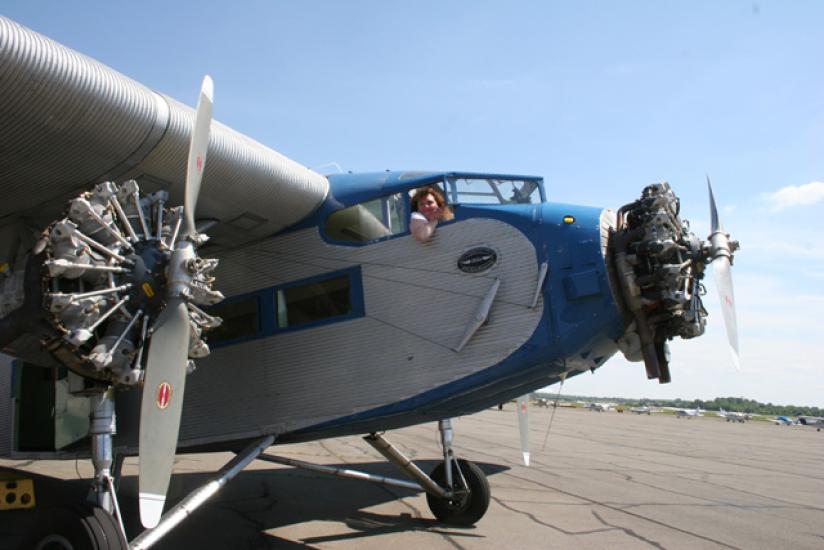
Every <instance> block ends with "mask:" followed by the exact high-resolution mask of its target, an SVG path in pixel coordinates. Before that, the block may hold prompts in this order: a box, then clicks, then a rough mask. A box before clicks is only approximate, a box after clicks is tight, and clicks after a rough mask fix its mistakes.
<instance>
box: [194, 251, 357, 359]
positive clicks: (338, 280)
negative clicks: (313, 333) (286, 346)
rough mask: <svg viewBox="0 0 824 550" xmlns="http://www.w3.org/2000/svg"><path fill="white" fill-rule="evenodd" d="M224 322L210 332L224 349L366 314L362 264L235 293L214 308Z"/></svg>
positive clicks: (214, 344) (211, 341) (211, 342)
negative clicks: (236, 294) (238, 293)
mask: <svg viewBox="0 0 824 550" xmlns="http://www.w3.org/2000/svg"><path fill="white" fill-rule="evenodd" d="M208 312H209V314H210V315H216V316H218V317H221V318H222V319H223V324H222V325H221V326H220V327H218V328H216V329H214V330H212V331H209V332H207V333H205V336H206V338H207V341H208V342H209V345H210V346H212V347H214V348H218V347H222V346H228V345H233V344H239V343H242V342H246V341H249V340H257V339H259V338H266V337H269V336H274V335H277V334H280V333H283V332H291V331H295V330H305V329H309V328H313V327H317V326H322V325H327V324H331V323H338V322H340V321H345V320H348V319H354V318H357V317H363V316H364V302H363V280H362V277H361V269H360V266H355V267H351V268H348V269H341V270H338V271H332V272H328V273H323V274H320V275H315V276H312V277H307V278H305V279H300V280H297V281H291V282H289V283H285V284H282V285H277V286H272V287H266V288H262V289H259V290H255V291H252V292H248V293H246V294H241V295H238V296H232V297H230V298H227V299H226V300H224V301H223V302H221V303H220V304H217V305H216V306H212V307H211V308H209V309H208Z"/></svg>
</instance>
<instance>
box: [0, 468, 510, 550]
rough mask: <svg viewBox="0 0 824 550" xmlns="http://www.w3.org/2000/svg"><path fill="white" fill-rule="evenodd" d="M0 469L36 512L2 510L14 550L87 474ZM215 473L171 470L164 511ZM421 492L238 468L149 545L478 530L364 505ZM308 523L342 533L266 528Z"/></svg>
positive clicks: (129, 523)
mask: <svg viewBox="0 0 824 550" xmlns="http://www.w3.org/2000/svg"><path fill="white" fill-rule="evenodd" d="M416 464H417V465H418V466H419V467H421V469H422V470H424V471H426V472H428V471H431V469H432V468H434V466H435V465H436V464H437V461H434V460H429V461H427V460H421V461H417V462H416ZM336 466H339V467H345V468H349V469H356V470H361V471H365V472H369V473H374V474H377V475H383V476H389V477H395V478H404V476H403V475H402V474H401V473H399V472H398V471H397V470H396V468H395V467H394V466H393V465H391V464H388V463H385V462H363V463H347V464H339V465H336ZM478 466H479V467H480V468H481V469H482V470H483V471H484V473H485V474H487V476H490V475H495V474H497V473H500V472H502V471H505V470H507V469H508V468H507V467H505V466H499V465H495V464H485V463H478ZM2 471H7V472H12V473H15V472H17V473H20V474H21V475H23V476H25V477H30V478H32V479H34V484H35V495H36V501H37V508H36V509H34V510H10V511H4V512H0V548H2V549H7V548H8V549H12V548H15V547H16V546H17V545H18V544H19V542H20V539H21V538H22V536H23V534H24V533H25V532H26V530H27V529H28V528H29V526H30V525H32V523H33V522H34V521H36V518H37V514H38V513H41V512H43V511H44V510H47V509H48V508H53V507H60V506H67V505H71V504H75V503H78V502H82V501H83V500H84V499H85V498H86V494H87V493H88V489H89V480H88V479H77V480H61V479H56V478H51V477H47V476H38V475H34V474H30V473H28V472H21V471H16V470H8V469H2V468H0V472H2ZM213 475H214V474H213V473H212V472H208V473H184V474H175V475H174V476H173V478H172V484H171V487H170V490H169V501H168V502H167V507H166V509H167V510H168V509H169V508H170V507H171V506H174V505H175V504H177V502H178V501H179V500H181V499H182V498H183V497H185V496H186V495H187V494H188V493H189V492H190V491H192V490H193V489H195V488H197V487H199V486H200V485H203V484H204V483H207V482H208V481H209V480H210V479H211V478H212V476H213ZM420 493H422V491H418V492H417V493H416V492H414V491H411V490H407V489H402V488H396V487H387V486H384V485H378V484H375V483H369V482H365V481H359V480H352V479H345V478H338V477H333V476H329V475H324V474H318V473H314V472H309V471H306V470H298V469H294V468H276V467H273V469H267V470H249V471H244V472H241V473H240V474H238V476H237V477H236V478H235V479H234V480H232V481H231V482H230V483H228V484H227V485H226V486H225V487H224V488H223V489H222V490H221V491H220V492H218V493H217V495H215V496H214V497H213V498H212V499H211V500H210V501H208V502H207V503H206V504H205V505H204V506H202V507H201V508H200V509H198V510H197V511H196V512H194V513H193V514H192V516H191V517H190V518H187V519H186V520H185V521H184V522H183V523H182V524H180V525H179V526H178V527H177V528H176V529H175V530H174V531H173V532H172V533H171V534H169V535H168V536H167V537H165V538H164V539H163V540H162V541H161V542H159V543H158V544H157V545H156V546H154V547H153V548H157V549H167V550H168V549H173V548H183V547H195V548H290V547H298V546H300V547H302V548H306V547H310V548H311V547H312V545H313V544H322V543H326V542H332V541H345V540H356V539H360V538H362V537H370V536H375V535H384V534H389V533H396V532H410V531H421V530H425V531H428V532H441V531H442V532H443V533H444V534H446V533H448V534H449V535H450V536H457V537H477V536H478V535H474V534H472V528H461V529H455V528H454V527H451V526H448V525H446V524H443V523H440V522H438V521H437V520H435V519H433V516H432V514H431V512H430V511H429V509H428V507H426V506H425V505H424V509H416V508H415V507H414V506H413V505H412V504H410V503H408V502H406V501H404V503H403V504H402V506H405V507H406V508H407V511H402V512H399V513H398V514H380V513H375V512H373V511H367V510H366V509H368V508H371V507H373V506H376V505H380V504H383V503H386V502H391V501H395V500H398V499H399V498H403V497H409V496H414V495H416V494H420ZM136 495H137V477H136V476H124V477H123V479H122V480H121V484H120V487H119V499H120V506H121V509H122V512H123V516H124V520H125V524H126V531H127V533H128V535H129V539H130V540H131V539H133V538H134V537H136V536H137V535H138V534H139V533H140V532H141V531H142V526H141V525H140V520H139V516H138V508H137V499H136ZM314 521H325V522H332V523H338V524H340V525H341V530H340V531H341V532H340V533H339V534H335V535H318V536H311V535H310V536H306V537H304V538H301V539H300V540H297V541H291V540H286V539H283V538H279V537H277V536H274V535H271V534H268V533H267V531H268V530H272V529H277V528H280V527H284V526H290V525H298V524H302V523H309V522H314ZM344 527H345V528H344ZM304 531H305V532H307V534H309V533H311V527H306V529H305V530H304Z"/></svg>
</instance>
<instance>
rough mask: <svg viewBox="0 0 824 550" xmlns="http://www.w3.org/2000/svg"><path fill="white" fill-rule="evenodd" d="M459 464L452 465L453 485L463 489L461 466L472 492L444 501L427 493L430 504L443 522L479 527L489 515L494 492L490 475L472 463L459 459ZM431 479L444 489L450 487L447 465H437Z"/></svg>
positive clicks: (427, 500)
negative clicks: (476, 524) (459, 470)
mask: <svg viewBox="0 0 824 550" xmlns="http://www.w3.org/2000/svg"><path fill="white" fill-rule="evenodd" d="M457 463H458V464H457V465H456V464H455V463H454V462H453V463H452V483H453V484H455V486H456V487H460V486H461V482H460V479H461V478H460V473H459V472H458V466H460V469H461V473H463V476H464V479H466V484H467V486H468V488H469V493H468V494H466V495H464V496H462V497H461V498H456V499H445V498H440V497H436V496H434V495H430V494H429V493H427V494H426V502H427V503H428V504H429V509H430V510H432V513H433V514H434V515H435V517H436V518H438V519H439V520H441V521H442V522H444V523H449V524H452V525H461V526H464V527H468V526H470V525H475V523H477V521H478V520H480V519H481V518H482V517H483V516H484V514H485V513H486V510H487V508H489V499H490V497H491V492H490V490H489V482H488V481H487V480H486V475H485V474H484V473H483V471H481V469H480V468H478V467H477V466H476V465H475V464H473V463H472V462H469V461H468V460H458V461H457ZM429 476H430V477H431V478H432V480H433V481H434V482H435V483H437V484H438V485H440V486H441V487H446V469H445V468H444V465H443V462H441V463H439V464H438V465H437V466H435V468H434V469H433V470H432V472H431V473H430V474H429Z"/></svg>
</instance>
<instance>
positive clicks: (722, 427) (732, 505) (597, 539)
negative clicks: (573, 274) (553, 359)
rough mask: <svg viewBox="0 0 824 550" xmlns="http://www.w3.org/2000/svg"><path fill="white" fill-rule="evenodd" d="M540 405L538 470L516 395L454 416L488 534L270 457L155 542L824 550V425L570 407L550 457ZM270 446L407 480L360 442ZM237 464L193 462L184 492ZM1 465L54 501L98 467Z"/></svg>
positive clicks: (427, 432)
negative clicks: (482, 494)
mask: <svg viewBox="0 0 824 550" xmlns="http://www.w3.org/2000/svg"><path fill="white" fill-rule="evenodd" d="M530 413H531V415H530V416H531V418H530V420H531V438H532V464H531V466H530V467H529V468H527V467H525V466H524V465H523V464H522V463H521V460H520V454H521V453H520V448H519V443H518V429H517V418H516V414H515V410H514V404H510V405H508V406H507V407H505V409H504V410H503V411H497V410H487V411H484V412H481V413H478V414H476V415H473V416H470V417H464V418H460V419H456V420H455V422H454V427H455V432H456V435H455V450H456V454H457V455H458V456H459V457H463V458H467V459H471V460H473V461H474V462H476V463H477V464H478V465H479V466H480V467H481V468H482V469H483V470H484V471H485V472H486V473H487V475H488V477H489V482H490V485H491V487H492V502H491V504H490V507H489V511H488V512H487V514H486V516H485V517H484V518H483V519H481V521H480V522H478V524H477V525H476V526H475V527H472V528H454V527H451V526H448V525H444V524H441V523H439V522H437V521H436V520H435V519H433V516H432V514H431V512H430V511H429V509H428V507H427V504H426V498H425V495H424V494H423V493H422V492H417V493H416V492H413V491H410V490H405V489H396V488H391V487H385V486H382V485H374V484H371V483H367V482H363V481H355V480H349V479H341V478H332V477H329V476H326V475H323V474H315V473H312V472H308V471H304V470H296V469H293V468H289V467H282V466H279V465H275V464H271V463H267V462H261V461H256V462H254V463H253V464H252V465H251V466H250V467H249V468H247V470H245V471H244V472H242V473H241V474H240V475H239V476H238V477H237V478H236V479H235V480H234V481H233V482H231V483H230V484H229V485H228V486H227V487H225V488H224V489H223V490H222V491H221V492H220V493H219V494H218V495H217V497H215V499H213V500H212V501H210V502H209V503H208V504H207V505H205V506H204V507H203V508H202V509H200V510H198V511H197V512H195V513H194V514H193V515H192V517H190V518H188V519H187V520H186V521H185V522H184V523H183V524H182V525H181V526H180V527H179V528H178V530H177V531H175V532H174V533H172V534H171V535H169V536H168V537H167V538H166V539H164V540H163V541H161V543H159V544H158V545H156V546H155V547H154V548H158V549H167V550H168V549H173V548H206V549H208V548H232V549H247V548H248V549H259V548H267V549H268V548H292V547H303V548H330V549H331V548H335V549H342V548H350V549H354V548H358V549H363V548H366V549H369V548H376V549H377V548H380V549H385V548H392V549H393V550H402V549H407V548H408V549H418V548H427V550H436V549H441V548H444V549H455V548H467V549H475V548H576V549H589V548H599V549H600V548H610V549H623V548H628V549H635V548H661V549H682V548H685V549H695V548H740V549H748V550H749V549H776V548H791V549H797V550H801V549H807V548H809V549H818V550H820V549H821V548H824V470H822V459H824V432H816V431H815V430H814V429H810V428H804V427H786V426H774V425H772V424H768V423H764V422H749V423H746V424H739V423H728V422H724V421H723V419H720V418H713V417H704V418H694V419H676V418H675V417H673V416H669V415H655V414H653V415H652V416H647V415H641V416H638V415H635V414H631V413H628V412H627V413H624V414H618V413H616V412H607V413H597V412H591V411H586V410H583V409H565V408H559V409H558V411H557V413H556V415H555V419H554V422H553V425H552V431H551V433H550V435H549V440H548V442H547V445H546V449H545V450H541V444H542V441H543V438H544V434H545V430H546V426H547V424H548V422H549V418H550V415H551V413H552V409H546V408H535V407H533V408H532V409H531V411H530ZM386 437H387V439H388V440H390V441H391V442H392V443H394V444H395V445H396V446H397V447H398V448H400V449H401V450H402V451H403V452H404V453H405V454H407V456H409V457H411V458H413V459H415V460H416V462H417V463H418V464H419V465H421V466H422V467H423V469H424V470H427V471H428V470H429V469H431V468H432V467H433V466H434V465H435V463H436V462H435V460H436V459H437V457H439V456H440V452H441V451H440V444H439V440H438V432H437V429H436V426H434V425H432V424H427V425H423V426H416V427H413V428H407V429H404V430H398V431H394V432H390V433H388V434H387V435H386ZM269 452H271V453H274V454H280V455H283V456H289V457H293V458H297V459H300V460H305V461H309V462H316V463H322V464H334V465H341V466H345V467H347V468H353V469H363V470H366V471H370V472H374V473H378V474H381V475H390V476H394V477H402V475H400V474H396V473H395V470H394V467H393V466H392V465H390V464H386V463H385V462H384V461H383V459H382V458H381V457H380V456H379V455H378V454H377V453H376V452H375V451H374V450H373V449H372V448H371V447H370V446H369V445H367V444H366V443H365V442H363V441H362V440H361V439H360V438H356V437H348V438H341V439H337V440H328V441H321V442H315V443H306V444H300V445H288V446H280V447H274V448H272V449H270V451H269ZM230 457H231V455H229V454H223V453H216V454H208V455H205V454H204V455H181V456H179V457H178V459H177V462H176V466H175V473H176V475H175V476H174V478H173V482H172V483H173V486H172V495H171V498H172V499H179V498H181V497H182V495H183V492H184V491H187V490H190V489H191V488H193V487H195V486H197V485H199V484H202V483H204V482H205V481H206V480H207V479H208V478H209V475H210V473H211V472H214V471H216V470H217V469H218V468H219V467H221V466H222V465H223V464H224V463H225V462H226V461H228V460H229V458H230ZM0 467H7V468H17V469H21V470H25V471H28V472H32V473H35V474H41V475H43V476H49V477H37V478H36V483H37V488H36V491H37V499H38V503H39V507H46V506H49V505H52V504H54V503H55V502H58V501H60V500H65V499H66V498H71V497H76V498H82V495H83V494H84V493H85V491H86V489H87V487H88V481H87V480H81V478H86V479H87V478H88V477H89V476H90V475H91V472H92V470H91V466H90V465H89V464H87V463H86V462H85V461H80V462H79V463H77V464H75V461H69V462H62V463H61V462H39V463H27V462H23V461H8V460H4V461H0ZM0 471H2V470H0ZM136 472H137V469H136V467H135V462H134V461H132V460H131V459H130V460H129V461H127V463H126V466H125V467H124V480H123V485H122V492H123V494H122V495H121V499H122V501H123V502H122V505H123V507H124V513H125V515H126V516H127V529H128V530H129V532H130V536H132V537H133V536H135V535H136V534H137V533H138V532H139V531H138V527H139V522H138V520H137V516H136V505H135V502H134V498H133V495H134V494H135V484H136V479H135V475H136ZM57 479H59V480H65V481H57ZM130 495H131V496H130ZM33 517H34V516H33V514H31V513H29V512H22V511H6V512H0V548H13V547H14V545H15V544H16V542H17V541H18V540H19V538H20V536H21V532H22V530H23V529H24V528H25V526H26V525H27V524H28V523H29V522H31V521H34V519H33Z"/></svg>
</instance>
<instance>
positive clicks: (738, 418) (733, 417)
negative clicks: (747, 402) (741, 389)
mask: <svg viewBox="0 0 824 550" xmlns="http://www.w3.org/2000/svg"><path fill="white" fill-rule="evenodd" d="M715 414H717V415H718V416H720V417H721V418H724V419H726V421H727V422H741V423H744V422H746V421H747V420H750V419H752V415H751V414H749V413H742V412H735V411H725V410H724V409H718V412H717V413H715Z"/></svg>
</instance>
